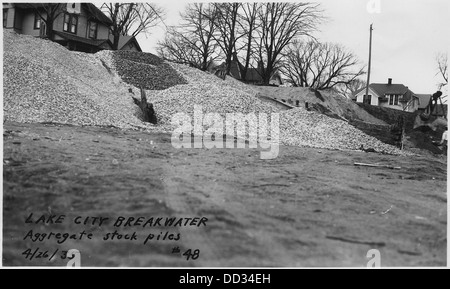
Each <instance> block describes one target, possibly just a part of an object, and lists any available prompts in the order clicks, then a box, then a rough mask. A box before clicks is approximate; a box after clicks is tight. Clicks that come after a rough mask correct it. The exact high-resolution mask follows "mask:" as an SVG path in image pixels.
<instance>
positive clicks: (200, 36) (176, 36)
mask: <svg viewBox="0 0 450 289" xmlns="http://www.w3.org/2000/svg"><path fill="white" fill-rule="evenodd" d="M206 15H208V16H206ZM216 17H217V12H216V10H215V6H214V5H213V4H202V3H195V4H188V6H187V7H186V10H185V11H184V13H182V14H181V18H182V23H181V25H180V26H178V27H171V28H169V29H168V30H167V31H166V39H165V40H164V41H162V42H159V43H158V53H159V54H160V56H161V57H163V58H164V59H166V60H172V61H176V62H180V63H188V64H190V65H192V66H194V67H197V68H199V69H201V70H204V71H206V70H207V69H208V68H209V66H210V64H211V63H212V62H213V61H214V59H216V58H217V56H218V44H217V42H216V41H215V40H214V34H215V33H216V25H215V21H216ZM177 49H178V50H179V51H176V50H177Z"/></svg>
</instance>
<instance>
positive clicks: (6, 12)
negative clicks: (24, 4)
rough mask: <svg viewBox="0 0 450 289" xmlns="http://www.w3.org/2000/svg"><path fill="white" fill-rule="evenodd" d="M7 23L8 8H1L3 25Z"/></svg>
mask: <svg viewBox="0 0 450 289" xmlns="http://www.w3.org/2000/svg"><path fill="white" fill-rule="evenodd" d="M6 23H8V9H3V27H6Z"/></svg>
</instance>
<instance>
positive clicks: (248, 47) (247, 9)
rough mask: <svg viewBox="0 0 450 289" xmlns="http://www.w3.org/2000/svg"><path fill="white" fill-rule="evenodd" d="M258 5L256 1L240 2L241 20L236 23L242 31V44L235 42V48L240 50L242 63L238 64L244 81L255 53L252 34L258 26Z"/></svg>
mask: <svg viewBox="0 0 450 289" xmlns="http://www.w3.org/2000/svg"><path fill="white" fill-rule="evenodd" d="M260 6H261V4H259V3H257V2H254V3H245V4H242V12H241V20H240V21H239V23H238V24H239V26H240V31H241V33H242V38H241V42H242V45H241V46H239V44H237V45H238V47H236V50H237V52H241V51H242V55H243V57H241V58H240V59H241V60H242V63H243V65H239V70H240V74H241V79H242V80H244V81H245V80H246V78H247V71H248V70H249V68H250V64H251V61H252V59H253V58H254V55H255V53H256V49H255V43H254V40H255V39H254V35H253V34H254V32H255V31H256V30H257V29H258V28H259V26H258V25H259V23H258V22H257V16H258V11H259V9H260Z"/></svg>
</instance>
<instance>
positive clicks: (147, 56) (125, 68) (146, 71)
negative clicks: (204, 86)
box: [112, 51, 187, 90]
mask: <svg viewBox="0 0 450 289" xmlns="http://www.w3.org/2000/svg"><path fill="white" fill-rule="evenodd" d="M112 58H113V61H114V67H115V69H116V71H117V73H118V74H119V76H120V77H121V78H122V80H123V81H124V82H126V83H128V84H131V85H133V86H135V87H137V88H143V89H148V90H163V89H167V88H169V87H172V86H175V85H179V84H187V82H186V80H185V79H184V78H183V77H182V76H181V75H180V74H179V73H178V72H177V71H176V70H175V69H173V68H172V67H171V66H170V65H169V64H167V63H166V62H164V61H163V60H161V59H160V58H159V57H157V56H155V55H153V54H151V53H142V52H137V51H114V52H113V54H112Z"/></svg>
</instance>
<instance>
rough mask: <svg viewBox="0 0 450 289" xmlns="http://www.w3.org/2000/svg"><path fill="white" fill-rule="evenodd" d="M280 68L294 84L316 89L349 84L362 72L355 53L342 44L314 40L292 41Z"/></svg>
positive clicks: (355, 82)
mask: <svg viewBox="0 0 450 289" xmlns="http://www.w3.org/2000/svg"><path fill="white" fill-rule="evenodd" d="M283 64H284V65H283V69H282V71H283V72H284V73H285V74H286V76H287V77H288V78H289V79H290V80H291V81H292V82H293V83H294V84H295V85H297V86H301V87H312V88H314V89H317V90H323V89H331V88H335V89H339V88H340V89H342V87H346V88H351V86H352V85H355V84H356V85H360V84H361V82H360V81H356V80H357V79H358V78H359V77H360V76H362V75H364V74H365V71H364V67H360V64H359V61H358V59H357V57H356V56H355V55H354V54H353V53H352V52H349V51H347V50H346V49H345V48H344V47H342V46H340V45H338V44H332V43H319V42H315V41H309V42H306V43H305V42H295V43H293V44H292V45H291V46H289V49H288V50H287V52H286V53H285V54H284V63H283Z"/></svg>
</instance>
